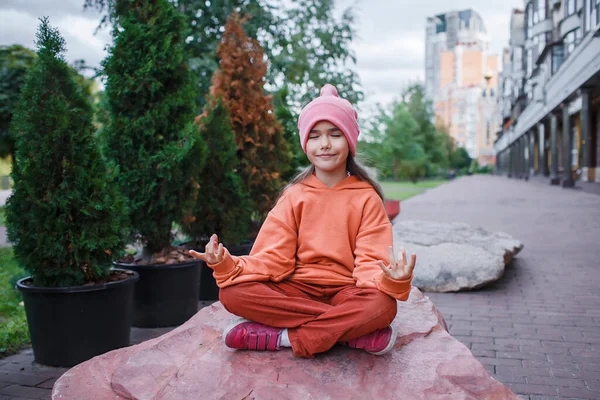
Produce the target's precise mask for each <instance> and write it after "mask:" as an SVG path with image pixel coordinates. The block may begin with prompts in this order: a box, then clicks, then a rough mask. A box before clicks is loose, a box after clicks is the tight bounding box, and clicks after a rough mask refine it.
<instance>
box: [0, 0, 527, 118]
mask: <svg viewBox="0 0 600 400" xmlns="http://www.w3.org/2000/svg"><path fill="white" fill-rule="evenodd" d="M83 2H84V1H83V0H1V1H0V45H6V44H15V43H16V44H21V45H24V46H27V47H30V48H33V46H34V44H33V41H34V38H35V32H36V29H37V25H38V22H37V19H38V18H39V17H41V16H49V17H50V23H51V25H53V26H57V27H58V28H59V30H60V32H61V34H62V35H63V37H64V38H65V40H66V42H67V54H66V58H67V61H69V62H72V61H73V60H77V59H84V60H85V61H86V63H87V64H88V65H91V66H98V65H99V63H100V61H101V60H102V59H103V58H104V57H105V55H106V52H105V50H104V48H105V46H106V45H107V44H108V43H110V34H109V30H108V29H104V30H102V31H100V32H98V33H97V34H94V31H95V29H96V27H97V25H98V22H99V19H100V16H99V15H98V14H97V13H96V12H94V11H93V10H86V11H84V10H83ZM523 3H524V0H502V1H489V0H416V1H415V0H410V1H409V0H395V1H394V0H337V6H338V8H339V9H340V10H341V9H343V8H345V7H348V6H350V5H354V7H355V9H356V14H357V17H358V21H357V25H356V30H357V36H358V37H357V40H356V41H355V43H354V44H353V48H354V50H355V52H356V56H357V65H356V67H355V69H356V71H357V72H358V74H359V77H360V79H361V83H362V87H363V90H364V92H365V94H366V96H367V99H366V100H367V101H366V103H365V104H363V106H362V107H361V108H362V109H363V110H365V111H367V110H369V109H371V107H372V106H373V105H374V104H375V103H377V102H379V103H382V104H386V103H389V102H390V101H391V100H392V99H394V97H396V96H397V95H398V93H399V92H400V91H401V90H402V88H403V87H404V86H405V85H406V84H407V83H409V82H411V81H415V80H423V79H424V76H425V74H424V64H425V21H426V18H427V17H428V16H432V15H435V14H440V13H444V12H447V11H451V10H463V9H467V8H473V9H474V10H475V11H477V12H478V13H479V14H480V15H481V16H482V18H483V20H484V23H485V25H486V28H487V30H488V34H489V36H490V39H491V49H492V51H493V52H494V53H496V54H500V53H501V50H502V48H503V47H504V46H506V45H507V43H508V34H509V21H510V12H511V10H512V9H513V8H522V7H523Z"/></svg>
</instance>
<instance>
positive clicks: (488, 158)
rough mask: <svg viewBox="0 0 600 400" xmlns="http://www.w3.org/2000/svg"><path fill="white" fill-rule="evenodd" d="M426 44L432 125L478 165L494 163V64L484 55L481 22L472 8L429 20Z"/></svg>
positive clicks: (494, 58) (492, 57)
mask: <svg viewBox="0 0 600 400" xmlns="http://www.w3.org/2000/svg"><path fill="white" fill-rule="evenodd" d="M425 46H426V48H425V93H426V96H427V98H428V99H429V100H431V101H432V103H433V106H434V111H435V115H436V122H437V123H440V124H443V125H445V126H446V127H447V129H448V132H449V134H450V136H452V137H453V138H454V140H455V141H456V143H457V144H458V145H459V146H461V147H464V148H465V149H466V150H467V151H468V153H469V155H470V156H471V157H472V158H476V159H477V160H478V161H479V164H480V165H489V164H493V162H494V154H493V142H494V136H495V133H496V130H497V129H496V127H497V126H498V125H499V123H500V113H499V108H498V107H499V105H498V101H497V100H496V98H497V95H498V93H497V87H498V69H499V60H498V56H496V55H492V54H489V46H490V41H489V37H488V35H487V32H486V29H485V25H484V23H483V20H482V19H481V17H480V16H479V14H477V13H476V12H475V11H473V10H464V11H452V12H448V13H445V14H439V15H436V16H434V17H429V18H427V25H426V40H425Z"/></svg>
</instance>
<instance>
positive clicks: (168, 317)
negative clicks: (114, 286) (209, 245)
mask: <svg viewBox="0 0 600 400" xmlns="http://www.w3.org/2000/svg"><path fill="white" fill-rule="evenodd" d="M114 264H115V265H116V266H118V267H120V268H128V269H131V270H134V271H136V272H137V273H138V274H139V275H140V280H139V282H138V283H137V284H136V285H135V295H134V301H133V304H134V317H133V326H135V327H138V328H161V327H166V326H177V325H181V324H183V323H184V322H185V321H187V320H188V319H190V318H191V317H192V316H193V315H194V314H196V313H197V312H198V282H199V280H200V260H193V261H187V262H183V263H177V264H147V265H136V264H122V263H118V262H115V263H114Z"/></svg>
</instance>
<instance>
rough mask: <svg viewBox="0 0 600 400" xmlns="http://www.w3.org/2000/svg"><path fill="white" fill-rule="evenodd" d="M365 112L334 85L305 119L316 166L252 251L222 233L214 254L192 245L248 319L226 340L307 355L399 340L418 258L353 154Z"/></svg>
mask: <svg viewBox="0 0 600 400" xmlns="http://www.w3.org/2000/svg"><path fill="white" fill-rule="evenodd" d="M357 118H358V115H357V113H356V111H355V110H354V108H353V107H352V105H351V104H350V102H348V101H347V100H344V99H341V98H339V96H338V93H337V90H336V89H335V87H333V86H332V85H329V84H328V85H325V86H324V87H323V88H322V89H321V96H320V97H319V98H317V99H315V100H313V101H312V102H310V103H309V104H308V105H307V106H306V107H305V108H304V109H303V110H302V112H301V113H300V118H299V121H298V128H299V132H300V140H301V144H302V149H303V150H304V152H305V153H306V155H307V156H308V159H309V161H310V162H311V164H312V165H311V166H310V167H309V168H308V169H307V170H306V171H304V172H302V173H300V174H299V175H298V176H297V177H296V178H295V179H293V180H292V182H291V183H290V184H289V185H288V186H287V187H286V188H285V190H284V191H283V194H282V195H281V197H280V198H279V200H278V201H277V204H276V205H275V207H274V208H273V209H272V210H271V211H270V212H269V215H268V216H267V219H266V220H265V222H264V224H263V226H262V227H261V229H260V232H259V234H258V236H257V238H256V242H255V243H254V246H253V248H252V251H251V252H250V255H249V256H242V257H236V256H232V255H231V254H229V252H228V251H227V249H226V248H225V247H223V244H222V243H219V242H218V237H217V235H212V237H211V239H210V242H209V243H208V244H207V245H206V250H205V253H198V252H195V251H193V250H192V251H190V254H191V255H193V256H194V257H196V258H199V259H201V260H204V261H206V263H207V265H208V266H209V267H210V268H212V269H213V270H214V273H213V275H214V277H215V279H216V281H217V284H218V286H219V288H220V293H219V300H220V301H221V303H222V304H223V306H224V307H225V308H226V309H227V310H228V311H229V312H231V313H232V314H236V315H238V316H241V317H243V318H244V319H241V320H239V321H236V322H235V323H233V324H232V325H230V326H229V327H228V328H226V329H225V331H224V332H223V341H224V343H225V346H227V347H229V348H231V349H249V350H280V349H281V348H282V347H291V348H292V350H293V351H294V354H295V355H297V356H299V357H314V356H315V354H317V353H321V352H324V351H327V350H329V349H330V348H331V347H333V346H334V345H335V344H336V343H341V344H344V345H347V346H350V347H353V348H360V349H363V350H366V351H368V352H370V353H372V354H376V355H380V354H385V353H387V352H388V351H390V350H391V349H392V348H393V347H394V343H395V341H396V331H395V329H394V327H393V326H390V323H391V322H392V321H393V319H394V318H395V316H396V300H401V301H404V300H406V299H407V298H408V295H409V292H410V288H411V280H412V272H413V269H414V267H415V262H416V257H415V255H414V254H413V255H412V256H411V260H410V262H407V260H406V253H405V251H404V249H402V250H401V251H400V252H399V253H398V260H396V259H395V257H394V252H393V248H392V225H391V223H390V221H389V219H388V217H387V214H386V212H385V209H384V206H383V195H382V192H381V188H380V187H379V185H378V184H377V183H376V182H374V181H373V180H372V179H371V178H369V176H368V175H367V173H366V172H365V170H364V169H363V168H361V167H360V166H359V165H358V164H357V163H356V161H355V159H354V156H355V154H356V142H357V140H358V135H359V133H360V132H359V128H358V121H357ZM388 258H389V262H388Z"/></svg>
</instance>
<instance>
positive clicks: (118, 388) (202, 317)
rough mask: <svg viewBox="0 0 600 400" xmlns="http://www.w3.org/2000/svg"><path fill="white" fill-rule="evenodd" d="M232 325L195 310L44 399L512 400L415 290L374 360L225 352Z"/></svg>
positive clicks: (218, 313) (212, 309) (75, 375)
mask: <svg viewBox="0 0 600 400" xmlns="http://www.w3.org/2000/svg"><path fill="white" fill-rule="evenodd" d="M235 318H236V317H235V316H233V315H232V314H229V313H228V312H227V311H225V309H224V308H223V306H222V305H221V304H220V303H215V304H213V305H211V306H209V307H206V308H203V309H202V310H201V311H200V312H198V314H196V315H195V316H194V317H192V318H191V319H190V320H189V321H188V322H186V323H185V324H184V325H182V326H180V327H178V328H177V329H175V330H173V331H171V332H169V333H167V334H165V335H163V336H161V337H158V338H156V339H152V340H148V341H146V342H143V343H140V344H138V345H136V346H131V347H127V348H124V349H119V350H115V351H111V352H109V353H106V354H103V355H101V356H98V357H95V358H93V359H91V360H89V361H87V362H84V363H82V364H80V365H78V366H76V367H74V368H72V369H70V370H69V371H67V372H66V373H65V374H64V375H63V376H62V377H60V379H59V380H58V381H56V383H55V384H54V389H53V391H52V399H54V400H58V399H88V400H95V399H177V400H185V399H190V400H192V399H193V400H197V399H257V400H258V399H307V398H315V399H337V398H340V399H392V398H393V399H499V400H500V399H501V400H506V399H518V397H517V396H515V395H514V394H513V393H512V392H511V391H510V390H509V389H508V388H507V387H506V386H504V385H502V384H501V383H500V382H498V381H496V380H495V379H494V378H492V377H491V376H490V375H489V373H488V372H487V371H486V369H485V368H484V367H483V366H482V365H481V363H479V361H477V360H476V359H475V357H473V355H472V354H471V352H470V351H469V349H467V347H465V346H464V345H463V344H462V343H460V342H459V341H457V340H456V339H454V338H452V337H451V336H450V335H449V334H448V333H447V332H446V325H445V322H444V319H443V317H442V316H441V314H440V313H439V312H438V310H437V309H436V308H435V306H434V305H433V303H432V302H431V301H430V300H429V298H427V297H424V296H423V294H422V293H421V292H420V291H419V290H418V289H416V288H413V291H412V293H411V296H410V298H409V300H408V301H406V302H400V303H398V316H397V317H396V319H395V320H394V322H393V323H394V325H395V326H396V327H397V328H398V331H399V335H398V340H397V342H396V346H395V348H394V350H393V351H392V352H391V353H388V354H386V355H385V356H380V357H377V356H373V355H371V354H368V353H366V352H364V351H360V350H354V349H349V348H345V347H341V346H336V347H335V348H334V349H332V350H330V351H329V352H327V353H324V354H321V355H318V356H317V357H316V358H314V359H301V358H296V357H294V355H293V354H292V352H291V351H290V350H283V351H279V352H253V351H238V352H234V351H229V350H227V349H226V348H225V347H224V345H223V343H222V342H221V332H222V331H223V329H224V328H225V327H226V326H227V325H228V324H229V323H230V322H231V321H232V320H234V319H235Z"/></svg>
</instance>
